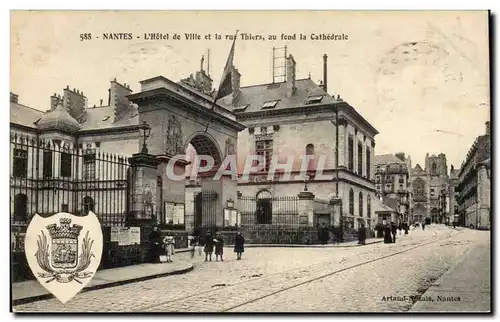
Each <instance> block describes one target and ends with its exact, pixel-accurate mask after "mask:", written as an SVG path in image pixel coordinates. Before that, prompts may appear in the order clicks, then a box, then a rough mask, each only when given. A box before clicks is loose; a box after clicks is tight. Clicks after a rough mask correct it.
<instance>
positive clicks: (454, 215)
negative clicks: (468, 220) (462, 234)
mask: <svg viewBox="0 0 500 322" xmlns="http://www.w3.org/2000/svg"><path fill="white" fill-rule="evenodd" d="M459 174H460V169H455V168H454V167H453V164H452V165H451V166H450V178H449V180H448V200H449V202H448V205H449V206H448V222H449V223H450V224H452V223H453V221H455V223H456V224H457V225H458V224H460V216H459V212H458V202H457V198H458V189H457V188H458V184H459V180H458V176H459ZM462 225H463V223H462Z"/></svg>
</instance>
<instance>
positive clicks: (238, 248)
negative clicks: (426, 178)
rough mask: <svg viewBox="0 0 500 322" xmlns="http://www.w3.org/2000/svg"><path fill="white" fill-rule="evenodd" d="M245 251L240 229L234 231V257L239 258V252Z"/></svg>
mask: <svg viewBox="0 0 500 322" xmlns="http://www.w3.org/2000/svg"><path fill="white" fill-rule="evenodd" d="M244 251H245V238H243V235H242V234H241V232H240V231H238V232H237V233H236V237H235V238H234V252H235V253H236V259H237V260H240V259H241V254H243V252H244Z"/></svg>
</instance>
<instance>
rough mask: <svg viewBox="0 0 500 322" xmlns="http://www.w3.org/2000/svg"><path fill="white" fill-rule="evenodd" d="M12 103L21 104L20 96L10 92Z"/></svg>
mask: <svg viewBox="0 0 500 322" xmlns="http://www.w3.org/2000/svg"><path fill="white" fill-rule="evenodd" d="M10 101H11V102H12V103H19V95H17V94H14V93H12V92H10Z"/></svg>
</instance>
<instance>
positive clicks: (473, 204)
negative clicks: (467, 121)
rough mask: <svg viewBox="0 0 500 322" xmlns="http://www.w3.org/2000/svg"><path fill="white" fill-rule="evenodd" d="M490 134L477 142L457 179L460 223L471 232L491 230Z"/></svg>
mask: <svg viewBox="0 0 500 322" xmlns="http://www.w3.org/2000/svg"><path fill="white" fill-rule="evenodd" d="M490 149H491V131H490V122H486V131H485V134H483V135H480V136H478V137H477V138H476V140H475V141H474V143H473V144H472V147H471V148H470V150H469V153H468V154H467V157H466V159H465V161H464V162H463V163H462V166H461V169H460V173H459V175H458V186H457V190H458V192H459V193H458V198H457V203H458V211H459V222H460V223H461V224H462V225H464V226H466V227H471V228H477V229H491V150H490Z"/></svg>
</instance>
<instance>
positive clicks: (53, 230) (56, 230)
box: [46, 218, 83, 239]
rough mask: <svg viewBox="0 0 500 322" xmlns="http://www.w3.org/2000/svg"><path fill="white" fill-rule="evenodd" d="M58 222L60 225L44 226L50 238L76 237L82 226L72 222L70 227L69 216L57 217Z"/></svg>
mask: <svg viewBox="0 0 500 322" xmlns="http://www.w3.org/2000/svg"><path fill="white" fill-rule="evenodd" d="M59 223H60V226H57V225H56V224H51V225H48V226H46V228H47V230H48V231H49V234H50V237H52V239H62V238H69V239H78V236H79V235H80V231H81V230H82V228H83V227H82V226H80V225H75V224H73V226H72V227H70V224H71V219H69V218H61V219H59Z"/></svg>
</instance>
